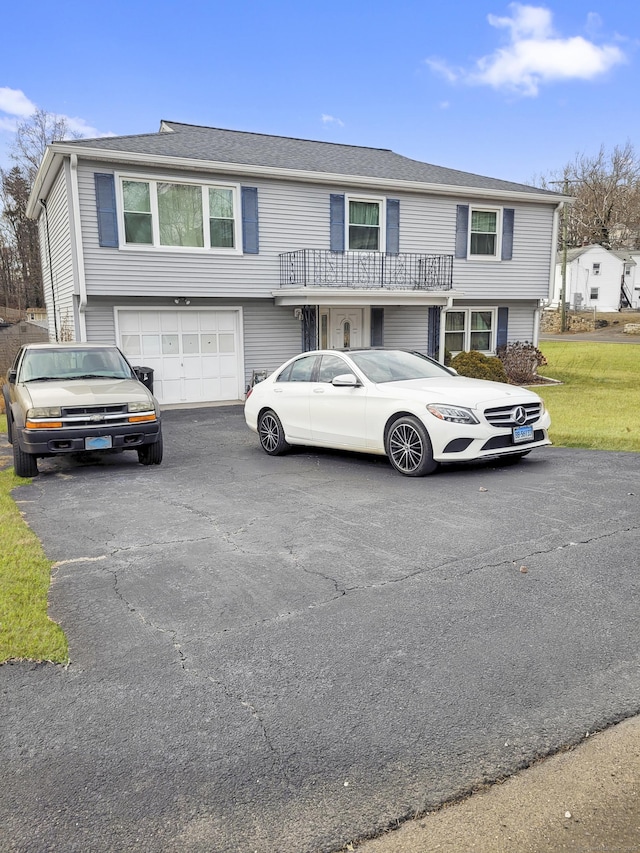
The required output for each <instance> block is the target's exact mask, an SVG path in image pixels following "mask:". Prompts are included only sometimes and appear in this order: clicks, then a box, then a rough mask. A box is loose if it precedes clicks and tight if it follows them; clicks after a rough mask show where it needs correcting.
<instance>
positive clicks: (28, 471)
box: [13, 436, 38, 477]
mask: <svg viewBox="0 0 640 853" xmlns="http://www.w3.org/2000/svg"><path fill="white" fill-rule="evenodd" d="M13 470H14V471H15V472H16V476H17V477H35V476H37V474H38V460H37V458H36V457H35V456H33V455H32V454H31V453H25V452H24V451H23V450H22V449H21V447H20V442H19V441H18V437H17V436H14V438H13Z"/></svg>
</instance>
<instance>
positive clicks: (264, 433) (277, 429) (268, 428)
mask: <svg viewBox="0 0 640 853" xmlns="http://www.w3.org/2000/svg"><path fill="white" fill-rule="evenodd" d="M258 436H259V438H260V444H261V445H262V449H263V450H264V452H265V453H268V454H269V456H279V455H280V454H281V453H284V452H285V451H287V450H288V449H289V447H290V445H289V443H288V442H287V440H286V439H285V437H284V429H283V427H282V423H281V422H280V418H279V417H278V416H277V415H276V413H275V412H274V411H273V410H272V409H267V410H266V411H265V412H262V414H261V415H260V417H259V418H258Z"/></svg>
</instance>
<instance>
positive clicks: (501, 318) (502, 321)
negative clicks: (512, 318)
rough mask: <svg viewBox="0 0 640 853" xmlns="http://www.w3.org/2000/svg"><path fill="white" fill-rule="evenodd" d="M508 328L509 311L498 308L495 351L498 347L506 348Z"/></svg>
mask: <svg viewBox="0 0 640 853" xmlns="http://www.w3.org/2000/svg"><path fill="white" fill-rule="evenodd" d="M508 328H509V309H508V308H498V333H497V336H496V349H500V347H506V345H507V332H508Z"/></svg>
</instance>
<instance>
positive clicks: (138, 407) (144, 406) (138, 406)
mask: <svg viewBox="0 0 640 853" xmlns="http://www.w3.org/2000/svg"><path fill="white" fill-rule="evenodd" d="M127 411H128V412H150V411H153V403H152V402H151V401H150V400H140V401H139V402H137V403H128V404H127Z"/></svg>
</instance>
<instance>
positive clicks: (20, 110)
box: [0, 86, 36, 119]
mask: <svg viewBox="0 0 640 853" xmlns="http://www.w3.org/2000/svg"><path fill="white" fill-rule="evenodd" d="M35 111H36V105H35V104H34V103H32V102H31V101H30V100H29V98H27V96H26V95H25V93H24V92H21V91H20V89H9V88H8V87H7V86H0V112H3V113H7V115H9V116H15V117H16V118H19V119H20V118H28V117H29V116H30V115H33V113H35Z"/></svg>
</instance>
